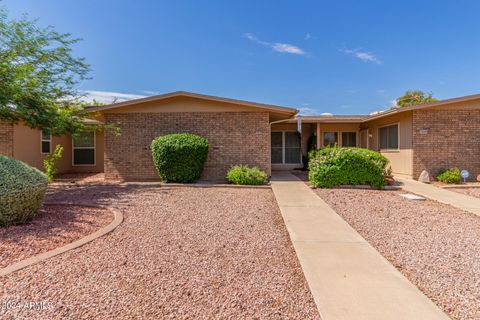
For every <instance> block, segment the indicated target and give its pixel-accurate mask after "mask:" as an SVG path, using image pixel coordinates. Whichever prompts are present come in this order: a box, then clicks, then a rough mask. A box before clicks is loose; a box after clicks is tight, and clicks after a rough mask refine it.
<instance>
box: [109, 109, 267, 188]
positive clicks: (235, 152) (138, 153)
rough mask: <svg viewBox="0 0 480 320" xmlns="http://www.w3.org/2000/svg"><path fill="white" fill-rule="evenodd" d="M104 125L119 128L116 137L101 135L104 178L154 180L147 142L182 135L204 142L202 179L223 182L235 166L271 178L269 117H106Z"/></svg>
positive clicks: (227, 114)
mask: <svg viewBox="0 0 480 320" xmlns="http://www.w3.org/2000/svg"><path fill="white" fill-rule="evenodd" d="M105 121H106V123H118V124H119V127H120V128H121V135H120V136H115V135H114V134H113V133H112V132H109V131H107V132H106V134H105V169H104V170H105V179H122V180H151V179H155V180H157V179H158V175H157V173H156V171H155V168H154V166H153V162H152V156H151V153H150V144H151V142H152V140H153V139H154V138H155V137H157V136H161V135H165V134H169V133H183V132H187V133H193V134H197V135H200V136H203V137H206V138H208V140H209V143H210V148H209V152H208V157H207V161H206V163H205V168H204V171H203V174H202V178H201V179H202V180H211V181H220V180H224V177H225V174H226V172H227V170H228V169H229V168H230V167H231V166H233V165H236V164H248V165H252V166H257V167H259V168H261V169H263V170H265V171H266V172H267V173H270V127H269V115H268V112H175V113H170V112H165V113H105Z"/></svg>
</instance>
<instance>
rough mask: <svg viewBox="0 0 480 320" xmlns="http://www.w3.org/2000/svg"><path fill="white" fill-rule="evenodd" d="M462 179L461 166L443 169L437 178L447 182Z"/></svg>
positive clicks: (458, 181) (457, 181) (455, 181)
mask: <svg viewBox="0 0 480 320" xmlns="http://www.w3.org/2000/svg"><path fill="white" fill-rule="evenodd" d="M461 179H462V177H461V175H460V169H459V168H450V169H448V170H445V169H442V170H440V171H439V172H438V175H437V180H438V181H441V182H445V183H460V181H461Z"/></svg>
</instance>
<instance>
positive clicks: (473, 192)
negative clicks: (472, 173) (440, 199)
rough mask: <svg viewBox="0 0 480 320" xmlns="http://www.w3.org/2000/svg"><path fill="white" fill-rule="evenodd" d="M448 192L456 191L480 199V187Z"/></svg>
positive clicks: (456, 189)
mask: <svg viewBox="0 0 480 320" xmlns="http://www.w3.org/2000/svg"><path fill="white" fill-rule="evenodd" d="M446 190H448V191H455V192H458V193H463V194H466V195H467V196H472V197H477V198H480V187H471V188H466V187H462V188H447V189H446Z"/></svg>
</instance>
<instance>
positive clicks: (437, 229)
mask: <svg viewBox="0 0 480 320" xmlns="http://www.w3.org/2000/svg"><path fill="white" fill-rule="evenodd" d="M315 192H316V193H317V194H318V195H319V196H320V197H321V198H322V199H324V200H325V201H326V202H327V203H328V204H329V205H330V206H331V207H332V208H333V209H335V210H336V211H337V212H338V214H340V215H341V216H342V217H343V218H344V219H345V220H346V221H347V222H348V223H349V224H350V225H351V226H352V227H353V228H355V230H357V231H358V232H359V233H360V234H361V235H362V236H363V237H364V238H365V239H366V240H367V241H368V242H369V243H370V244H372V245H373V246H374V247H375V248H376V249H377V250H378V251H379V252H380V253H381V254H382V255H383V256H384V257H385V258H387V259H388V260H389V261H390V262H391V263H392V264H393V265H394V266H395V267H396V268H397V269H399V270H400V271H401V272H402V273H403V274H404V275H405V276H406V277H407V278H408V279H409V280H410V281H412V282H413V283H414V284H415V285H417V286H418V287H419V288H420V289H421V290H422V291H423V292H424V293H425V294H426V295H427V296H428V297H430V298H431V299H432V300H433V301H434V302H435V303H436V304H437V305H438V306H440V307H441V308H442V309H443V310H444V311H445V312H446V313H448V314H449V316H451V317H452V318H454V319H471V320H474V319H480V307H479V306H480V218H479V217H477V216H475V215H473V214H470V213H468V212H464V211H462V210H459V209H456V208H453V207H451V206H448V205H444V204H441V203H438V202H435V201H431V200H426V201H413V200H406V199H404V198H402V197H400V196H399V194H401V193H404V192H401V191H378V190H359V189H315Z"/></svg>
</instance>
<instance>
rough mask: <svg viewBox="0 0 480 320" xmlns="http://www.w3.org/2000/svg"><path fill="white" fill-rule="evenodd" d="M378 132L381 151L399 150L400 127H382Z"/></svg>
mask: <svg viewBox="0 0 480 320" xmlns="http://www.w3.org/2000/svg"><path fill="white" fill-rule="evenodd" d="M378 131H379V132H378V134H379V142H380V149H381V150H388V149H390V150H396V149H398V125H396V124H394V125H392V126H387V127H382V128H380V129H379V130H378Z"/></svg>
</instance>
